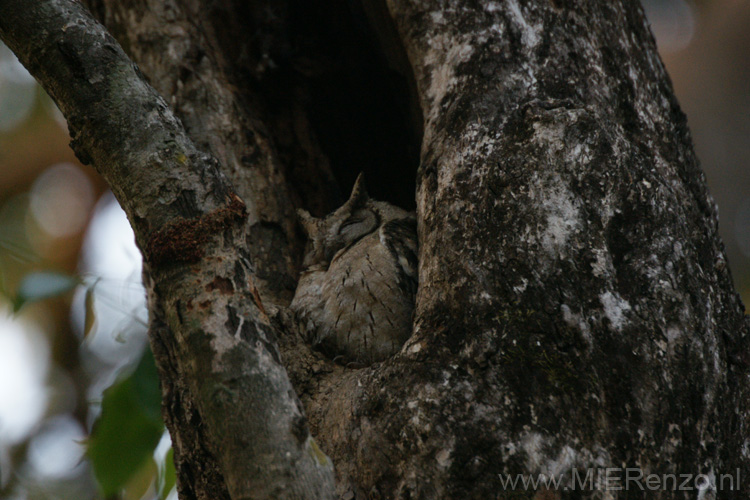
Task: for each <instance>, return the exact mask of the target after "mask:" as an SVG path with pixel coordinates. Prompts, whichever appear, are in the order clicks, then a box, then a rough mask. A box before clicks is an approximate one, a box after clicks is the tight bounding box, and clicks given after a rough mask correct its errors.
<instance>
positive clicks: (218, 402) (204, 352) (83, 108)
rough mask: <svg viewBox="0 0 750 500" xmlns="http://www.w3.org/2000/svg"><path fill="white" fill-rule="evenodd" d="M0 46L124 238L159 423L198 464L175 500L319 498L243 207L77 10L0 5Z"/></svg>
mask: <svg viewBox="0 0 750 500" xmlns="http://www.w3.org/2000/svg"><path fill="white" fill-rule="evenodd" d="M0 37H1V38H2V39H3V41H4V42H5V43H6V44H7V45H8V46H9V47H10V48H11V49H12V50H13V51H14V52H15V53H16V54H17V55H18V57H19V59H20V60H21V62H22V63H23V64H24V65H25V66H26V67H27V68H28V69H29V71H30V72H31V73H32V74H33V75H34V76H35V77H36V78H37V79H38V80H39V82H40V83H41V84H42V86H43V87H44V88H45V90H46V91H47V92H48V93H49V94H50V95H51V96H52V97H53V99H54V100H55V101H56V102H57V104H58V106H59V107H60V109H61V110H62V112H63V114H64V115H65V117H66V118H67V120H68V124H69V129H70V134H71V137H72V138H73V140H72V142H71V146H72V147H73V149H74V151H75V152H76V155H77V156H78V157H79V158H80V159H81V161H82V162H84V163H92V164H93V165H94V166H95V167H96V169H97V170H98V171H99V172H100V173H101V174H102V176H103V177H104V178H105V179H106V180H107V182H108V183H109V185H110V186H111V188H112V190H113V192H114V193H115V195H116V197H117V199H118V200H119V201H120V204H121V205H122V206H123V208H124V209H125V211H126V213H127V215H128V218H129V220H130V222H131V224H132V225H133V228H134V230H135V233H136V241H137V243H138V245H139V247H140V248H141V250H142V251H143V253H144V261H145V269H146V281H147V286H148V288H149V302H150V312H151V316H152V317H151V331H150V336H151V341H152V345H153V347H154V351H155V353H156V354H157V363H158V364H159V365H160V366H159V368H160V372H161V375H162V385H163V392H164V396H165V413H166V417H167V423H168V425H169V426H170V432H171V433H172V437H173V440H174V441H175V448H176V450H181V451H178V453H180V452H181V453H190V452H192V448H196V449H200V450H202V451H200V453H203V455H202V457H201V458H202V459H203V460H204V463H203V464H202V465H203V467H202V468H201V467H194V468H193V469H188V468H187V467H183V468H180V489H181V494H182V495H184V496H185V497H204V498H206V497H211V498H218V497H226V496H227V494H229V495H231V497H232V498H251V497H252V498H329V497H331V495H332V493H331V492H332V490H333V473H332V468H331V465H330V461H329V460H328V458H327V457H326V456H325V455H324V454H322V452H320V450H319V449H318V448H317V445H316V444H315V442H314V441H313V439H312V438H311V436H310V434H309V432H308V428H307V423H306V420H305V417H304V415H303V413H302V410H301V409H300V405H299V402H298V400H297V397H296V395H295V394H294V391H293V390H292V387H291V385H290V383H289V379H288V377H287V374H286V371H285V370H284V368H283V367H282V366H281V364H280V362H279V355H278V348H277V346H276V339H275V333H274V330H273V328H272V327H271V326H270V325H269V323H268V318H267V317H266V316H265V313H264V312H263V308H262V305H261V304H260V302H259V300H257V299H256V298H255V297H257V292H255V288H254V286H253V284H252V283H253V280H252V272H251V269H252V264H251V263H250V262H248V259H247V258H246V257H243V252H242V250H241V249H242V248H243V247H244V242H245V241H246V229H245V224H244V221H245V217H246V210H245V205H244V203H243V202H242V201H241V200H240V198H239V197H238V196H237V195H236V194H234V191H233V188H232V186H231V185H230V184H229V182H228V181H227V180H226V179H225V178H224V177H223V176H222V175H221V174H220V173H219V170H218V168H217V162H216V160H214V159H213V158H212V157H211V156H209V155H207V154H204V153H202V152H201V151H199V150H197V149H196V147H195V146H194V144H193V143H192V142H191V141H190V140H189V139H188V137H187V135H186V134H185V131H184V130H183V127H182V125H181V123H180V122H179V120H178V119H176V118H175V116H174V115H173V114H172V112H171V111H170V109H169V108H168V107H167V105H166V103H165V102H164V100H163V99H162V98H161V97H160V96H159V95H158V94H157V93H156V92H155V91H154V89H153V88H151V87H150V86H149V85H148V84H147V83H146V82H145V80H144V78H143V76H142V75H141V74H140V72H139V70H138V68H137V67H136V66H135V65H134V64H133V63H132V62H131V61H130V60H129V59H128V58H127V56H126V55H125V53H124V52H123V51H122V49H121V48H120V46H119V45H118V44H117V42H116V41H115V40H114V39H113V38H112V37H111V36H110V35H109V34H108V33H107V32H106V31H105V29H104V28H103V27H102V26H101V25H100V24H98V23H97V22H96V21H95V20H94V19H92V18H91V16H90V15H89V13H88V12H87V11H86V10H85V9H84V8H83V7H82V6H81V4H80V3H79V2H76V1H72V0H33V1H27V2H14V1H11V0H3V1H0ZM245 255H246V254H245ZM254 292H255V293H254ZM183 420H185V421H188V420H189V421H190V422H191V423H192V424H193V425H194V427H195V428H196V429H197V431H196V432H197V433H198V434H200V435H201V436H202V437H204V438H205V442H200V443H196V442H190V441H189V440H188V435H187V434H185V432H184V429H182V428H180V426H178V425H175V422H179V421H183ZM196 453H197V452H196ZM177 461H178V462H180V459H179V458H178V459H177ZM212 461H214V463H211V462H212ZM178 467H179V463H178ZM207 478H208V479H207ZM217 479H223V482H220V481H217ZM217 483H218V484H217Z"/></svg>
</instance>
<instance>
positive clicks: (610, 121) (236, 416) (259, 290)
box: [0, 0, 750, 499]
mask: <svg viewBox="0 0 750 500" xmlns="http://www.w3.org/2000/svg"><path fill="white" fill-rule="evenodd" d="M12 3H13V2H10V1H9V0H3V1H0V35H1V36H2V37H3V39H4V40H6V43H8V44H9V45H10V46H11V48H12V49H13V50H14V51H16V52H17V53H18V54H19V57H20V58H21V59H22V61H24V63H25V64H27V66H29V68H30V69H31V70H32V72H33V73H34V74H35V75H36V76H37V78H39V79H40V81H41V82H42V84H43V85H44V86H45V88H47V90H48V92H50V94H51V95H52V96H53V97H54V98H55V99H56V100H57V102H58V104H59V105H60V107H61V108H62V110H63V112H65V113H66V116H67V118H68V120H69V123H70V126H71V132H72V133H74V148H75V149H76V151H77V153H78V154H79V156H80V157H82V158H83V159H85V160H91V161H92V162H93V163H94V165H95V166H96V167H97V169H99V171H100V172H102V173H103V174H104V175H105V177H106V178H107V179H108V181H109V182H110V184H111V185H112V187H113V190H114V192H115V193H116V195H117V196H118V199H119V200H120V203H121V204H123V206H124V207H125V209H126V211H127V212H128V214H129V216H130V220H131V223H132V224H133V226H134V228H135V230H136V234H137V235H138V241H139V244H140V246H141V248H142V250H143V251H144V258H145V261H146V264H147V269H148V273H149V279H150V281H151V286H150V287H149V297H150V304H151V309H150V313H151V321H152V327H151V331H150V336H151V343H152V346H153V347H154V352H155V356H156V360H157V364H158V365H159V368H160V372H161V376H162V385H163V387H162V390H163V395H164V403H165V418H166V421H167V425H168V427H169V430H170V433H171V435H172V438H173V443H174V447H175V460H176V463H177V468H178V476H179V477H178V483H179V490H180V495H181V497H182V498H223V497H227V496H232V497H233V498H235V497H236V498H324V497H327V496H330V494H331V488H332V486H331V483H330V476H329V475H327V474H329V469H327V459H326V458H325V456H324V455H323V454H322V453H321V452H320V451H319V450H318V448H317V444H316V441H315V440H312V439H311V438H309V437H308V433H307V423H306V422H305V420H304V417H303V412H302V410H298V409H297V402H298V400H297V398H296V397H295V396H294V394H293V393H292V392H291V390H290V387H291V386H290V385H289V381H291V384H292V385H293V386H294V388H295V390H296V394H297V395H298V396H299V398H300V400H301V402H302V404H303V406H304V412H305V413H306V417H307V422H308V423H309V427H310V430H311V432H312V435H314V436H315V439H316V440H317V443H318V444H319V445H320V448H321V449H322V450H323V452H325V453H326V454H328V456H330V457H331V459H332V460H333V464H334V468H335V471H336V487H335V488H336V494H337V496H338V497H340V498H346V499H352V498H404V499H406V498H425V499H427V498H446V499H448V498H451V499H452V498H456V499H458V498H477V499H485V498H589V497H597V498H601V497H604V498H675V499H676V498H695V497H696V496H697V495H699V492H697V491H695V489H694V488H695V487H696V481H695V475H698V474H703V475H705V477H706V478H707V479H708V481H709V482H712V483H711V484H712V486H715V488H716V489H718V490H720V491H715V490H711V489H709V490H708V491H704V493H702V494H703V495H707V496H703V498H711V497H712V496H713V495H717V496H718V497H719V498H745V497H747V495H748V491H750V488H748V486H747V485H745V484H742V482H740V484H739V485H738V484H737V483H736V481H735V482H734V483H732V486H733V488H734V490H733V491H728V483H727V482H726V481H724V482H721V481H720V480H721V479H722V475H727V474H731V475H732V476H733V477H735V478H736V477H739V479H740V480H741V479H742V478H744V477H745V476H747V475H748V474H749V473H750V463H749V462H748V453H747V451H746V450H747V445H746V441H745V436H746V434H747V433H748V429H747V427H748V423H749V422H748V415H749V414H748V410H747V404H746V401H747V400H748V396H749V395H748V379H747V376H746V373H747V370H748V367H749V366H750V359H748V351H747V349H748V345H747V340H748V325H747V322H746V319H745V316H744V308H743V306H742V304H741V303H740V300H739V298H738V296H737V294H736V293H735V292H734V290H733V288H732V284H731V279H730V274H729V269H728V267H727V264H726V260H725V257H724V251H723V248H722V243H721V241H720V239H719V237H718V233H717V225H718V216H717V211H716V208H715V205H714V202H713V200H712V199H711V198H710V196H709V194H708V192H707V189H706V186H705V180H704V177H703V174H702V172H701V171H700V168H699V165H698V161H697V159H696V157H695V154H694V152H693V148H692V144H691V139H690V136H689V132H688V130H687V126H686V122H685V117H684V116H683V114H682V113H681V112H680V110H679V107H678V105H677V103H676V101H675V98H674V95H673V93H672V89H671V84H670V82H669V80H668V77H667V75H666V73H665V71H664V67H663V65H662V63H661V61H660V60H659V58H658V55H657V52H656V47H655V44H654V41H653V38H652V36H651V34H650V33H649V30H648V27H647V25H646V22H645V20H644V16H643V12H642V10H641V8H640V4H639V3H638V2H636V1H627V0H620V1H612V2H576V1H561V0H553V1H541V0H537V1H531V0H529V1H526V2H522V1H518V0H507V1H505V2H479V3H476V2H475V3H472V2H458V1H443V2H437V1H420V2H408V1H404V0H388V1H387V2H385V3H382V2H377V1H375V0H365V1H364V2H363V3H357V2H352V1H345V0H331V1H330V2H323V3H318V2H295V1H291V0H276V1H273V0H258V1H255V2H243V1H240V0H218V1H215V2H201V1H200V0H165V1H161V0H144V1H142V2H137V3H130V2H119V1H116V0H88V1H87V4H88V7H89V8H90V9H91V11H92V12H93V13H94V14H95V15H96V16H97V17H98V18H99V19H100V20H101V21H102V22H103V23H104V24H105V25H106V26H107V28H108V29H109V30H110V32H111V33H112V34H113V35H114V36H115V37H116V38H117V39H118V41H119V42H120V44H121V45H122V46H123V47H124V49H125V50H126V52H127V53H128V54H129V55H130V56H131V57H132V58H133V59H134V60H135V61H136V62H137V63H138V64H139V66H140V67H141V68H142V69H143V72H144V73H145V74H147V75H148V78H149V81H150V83H151V84H152V85H153V86H154V87H155V88H156V89H157V90H158V92H160V93H161V94H162V95H163V96H165V97H166V98H167V100H168V101H169V104H170V106H171V107H172V109H173V110H174V112H175V113H176V115H177V116H178V117H179V119H180V120H181V122H182V125H183V126H184V132H183V129H182V127H181V126H180V124H179V123H177V122H175V121H174V120H173V117H172V115H171V113H170V112H169V110H168V109H166V108H165V107H163V106H162V107H159V106H157V105H155V104H154V103H158V102H159V101H158V99H157V98H156V97H155V95H154V94H151V93H148V92H146V93H145V94H141V93H140V92H141V91H144V92H145V90H144V86H143V82H142V81H140V80H139V79H138V78H137V73H136V72H132V74H131V73H130V72H128V74H127V75H126V76H123V75H122V74H121V73H119V72H117V73H116V74H115V76H116V77H115V78H113V72H111V71H106V70H101V71H99V72H97V64H96V63H97V62H101V58H104V60H107V59H106V57H108V56H107V54H109V53H110V52H117V51H116V50H115V49H114V48H113V47H116V45H114V42H113V41H111V40H109V39H107V40H108V41H107V42H106V43H104V48H101V46H100V50H98V51H97V50H95V48H91V50H88V51H86V52H85V53H80V52H78V50H79V48H77V47H78V46H76V45H75V40H70V38H71V35H70V33H71V32H77V31H78V30H79V29H80V30H82V31H85V32H88V30H94V29H95V27H92V26H90V25H88V24H86V25H85V26H83V24H82V23H81V22H80V21H78V22H77V23H76V22H73V21H76V20H79V19H83V18H84V17H85V13H83V12H79V11H78V7H77V6H76V4H70V5H71V6H69V7H65V8H64V9H63V10H61V11H60V14H59V16H60V18H61V19H65V17H66V16H67V17H68V20H69V23H62V24H60V25H56V28H55V29H56V30H57V31H54V30H52V29H49V28H46V29H48V32H45V33H47V35H46V36H45V37H41V36H38V35H39V34H40V33H41V31H39V30H41V29H42V27H40V25H39V23H40V22H42V21H43V20H44V19H46V15H45V16H42V15H39V16H38V17H39V18H40V19H41V20H42V21H40V19H34V18H33V17H34V16H33V15H29V12H32V9H31V8H30V7H21V6H20V5H11V4H12ZM37 3H41V4H43V5H46V6H49V5H57V4H61V5H67V2H63V1H62V0H60V1H56V2H53V1H49V0H48V1H45V2H37ZM44 12H47V11H44ZM30 17H31V19H29V18H30ZM63 25H64V26H65V28H64V29H63V28H61V27H60V26H63ZM73 27H74V28H75V29H73ZM50 33H52V34H50ZM59 33H67V35H65V34H61V35H59V36H62V37H63V42H59V41H58V40H57V39H55V38H54V36H53V35H55V34H59ZM55 36H56V35H55ZM98 36H103V35H98ZM89 43H90V44H91V43H92V42H90V41H89ZM55 44H56V45H55ZM69 46H70V47H72V48H71V49H68V48H67V47H69ZM86 46H87V45H86V44H83V45H82V47H83V48H85V47H86ZM55 47H57V48H55ZM92 47H93V45H92ZM39 50H42V51H43V54H44V55H43V56H38V55H36V54H37V52H34V51H39ZM81 50H82V49H81ZM71 54H72V55H71ZM118 54H119V53H118ZM109 57H114V56H109ZM118 57H119V56H118ZM118 61H119V59H118ZM118 64H119V65H118V66H116V68H118V71H123V72H125V69H122V68H124V66H123V65H122V62H121V61H120V62H119V63H118ZM60 68H62V69H60ZM65 68H68V69H65ZM81 68H82V69H81ZM92 75H93V76H96V77H97V78H101V79H102V80H103V81H106V82H112V81H113V80H114V82H116V83H117V85H114V86H113V85H111V84H108V87H107V88H108V89H110V90H111V89H112V88H116V89H117V90H118V91H123V92H125V93H126V94H127V95H126V97H127V99H125V100H122V101H121V100H117V99H115V98H111V93H110V94H107V93H105V96H109V97H108V98H110V100H105V101H103V105H102V104H98V106H97V105H94V106H92V105H91V104H90V103H89V104H88V105H87V103H88V102H90V99H88V98H87V95H84V90H87V89H88V87H87V86H91V87H94V90H96V88H98V87H97V85H96V82H98V80H96V79H94V80H92ZM87 82H89V83H87ZM77 85H78V86H83V87H80V88H79V87H77ZM130 88H133V89H135V90H133V91H132V92H129V89H130ZM81 89H83V90H81ZM136 91H137V92H136ZM79 92H80V93H81V95H80V96H77V93H79ZM115 97H117V96H115ZM94 102H97V103H98V102H100V101H94ZM85 106H88V108H87V107H85ZM134 110H136V111H137V112H138V113H140V115H138V116H134ZM143 110H145V111H143ZM138 113H135V114H138ZM139 118H143V119H144V120H145V121H144V122H140V121H139ZM145 127H149V128H148V130H150V131H152V133H149V134H143V133H142V131H143V130H146V128H145ZM81 131H83V132H81ZM108 131H109V132H112V131H114V132H118V133H119V134H121V135H122V136H125V139H121V138H119V136H118V137H117V138H114V139H111V140H109V142H108V139H107V137H108V136H107V135H106V133H107V132H108ZM153 131H159V135H158V136H155V135H154V133H153ZM75 134H78V135H75ZM115 135H116V136H117V134H115ZM102 137H104V138H102ZM188 137H189V138H190V139H188ZM191 141H192V142H191ZM193 144H195V147H194V146H193ZM105 146H106V147H105ZM420 147H421V153H419V151H420ZM196 148H197V149H196ZM198 151H204V152H207V153H210V156H209V155H204V154H201V153H199V152H198ZM131 155H133V156H131ZM183 155H184V156H183ZM213 158H216V159H217V160H218V163H214V161H213ZM418 163H419V168H418V169H417V164H418ZM217 165H218V170H216V168H217V167H216V166H217ZM362 170H363V171H365V172H366V173H369V175H368V178H369V180H370V185H371V191H373V192H372V193H371V194H372V195H373V197H375V198H379V199H385V200H387V201H391V202H394V203H396V204H399V205H401V206H403V207H405V208H412V207H413V205H414V203H415V200H414V196H413V194H412V193H413V192H414V190H415V189H416V209H417V218H418V227H419V242H420V269H419V280H420V285H419V291H418V296H417V303H416V312H415V319H414V333H413V335H412V337H411V338H410V339H409V340H408V341H407V343H406V345H405V346H404V348H403V349H402V351H401V352H400V353H399V354H398V355H396V356H395V357H394V358H393V359H391V360H388V361H386V362H383V363H380V364H376V365H373V366H371V367H368V368H363V369H352V368H345V367H342V366H339V365H336V364H334V363H332V362H331V361H330V360H327V359H326V358H324V357H323V356H322V355H320V354H318V353H316V352H313V351H311V350H310V349H309V348H308V346H306V345H305V344H304V343H303V342H301V341H300V340H299V337H298V335H296V332H295V331H294V328H293V326H292V325H293V322H292V321H289V320H288V316H289V315H288V312H287V310H286V307H287V306H288V302H289V300H290V298H291V295H292V294H293V291H294V287H295V281H296V274H297V272H298V267H299V259H300V255H301V251H302V247H303V244H304V239H303V237H302V235H301V233H300V231H299V230H298V229H297V226H296V224H295V218H294V208H296V207H304V208H307V209H309V210H311V211H312V212H313V214H314V215H318V216H320V215H323V214H325V213H327V212H328V211H330V210H331V209H332V208H334V207H335V206H337V204H338V203H339V202H340V201H341V196H340V192H341V191H342V190H343V191H344V192H346V191H347V190H346V187H347V186H348V185H350V184H351V182H352V181H353V180H354V178H355V177H356V175H357V173H358V172H359V171H362ZM141 176H142V177H141ZM225 178H226V179H228V181H226V180H225ZM415 179H416V180H415ZM335 180H338V182H340V186H341V188H343V189H342V190H340V189H339V185H337V184H336V183H335ZM232 193H237V195H239V197H241V198H242V200H244V202H245V205H246V217H245V212H244V210H245V209H244V208H243V206H242V204H241V202H239V201H238V200H237V199H236V198H235V197H234V196H233V194H232ZM198 236H202V237H203V236H205V237H203V239H200V238H198V241H197V242H195V241H192V240H191V241H192V243H186V240H187V239H189V238H188V237H192V238H196V237H198ZM204 240H206V241H204ZM175 261H177V262H176V263H175ZM269 317H270V320H269ZM271 325H273V327H272V326H271ZM276 342H278V347H279V348H280V350H281V360H282V362H283V364H284V365H285V368H286V371H284V369H282V368H281V366H280V365H279V363H278V359H279V357H278V355H277V351H276V345H275V343H276ZM287 374H288V378H287ZM285 453H289V454H290V455H285ZM607 468H610V469H611V470H613V471H614V472H612V475H610V476H607V477H608V478H610V479H611V478H612V477H620V478H621V481H619V483H618V482H617V481H616V480H615V481H614V483H615V484H614V486H615V487H616V486H620V487H623V488H625V487H626V486H627V487H628V489H626V490H613V489H608V490H606V491H603V490H602V488H604V489H606V487H607V485H606V484H605V485H602V484H601V483H596V482H594V483H592V484H590V485H583V490H582V489H581V486H580V483H578V484H576V482H575V480H576V479H583V478H584V477H586V475H587V473H589V472H590V471H589V469H591V470H592V471H593V474H594V478H595V479H596V478H601V476H600V475H599V474H600V472H601V471H605V470H606V469H607ZM628 468H630V469H632V471H631V473H630V474H629V476H628V477H630V478H633V477H636V476H637V475H638V473H640V474H641V475H642V479H641V482H640V485H641V486H640V487H639V486H638V485H637V484H636V483H635V482H631V483H628V484H626V483H625V481H624V479H625V476H626V469H628ZM636 468H637V469H638V470H637V471H636ZM618 471H619V472H618ZM516 473H519V474H520V473H524V474H539V473H542V474H546V475H549V476H555V477H557V476H560V477H562V478H563V481H564V483H563V485H565V486H569V487H570V486H572V487H573V488H575V490H566V491H564V490H562V489H560V490H555V491H551V490H550V491H547V490H545V489H544V488H537V490H538V491H536V492H534V491H533V490H529V491H511V490H510V489H505V487H504V486H503V482H502V479H503V477H505V475H513V474H516ZM576 474H577V476H576ZM649 474H656V475H658V477H663V475H665V474H675V475H676V477H677V479H678V483H677V484H678V486H679V484H680V482H681V480H682V476H680V475H682V474H692V475H693V480H692V481H691V482H690V483H689V486H690V487H691V488H693V489H690V490H680V489H677V488H672V487H671V486H672V483H669V482H668V483H667V484H666V487H661V488H657V489H655V490H652V491H649V489H648V487H647V483H646V482H645V476H648V475H649ZM701 477H703V476H701ZM702 484H703V483H702V482H701V481H698V485H702ZM662 485H664V483H662ZM577 486H578V487H577ZM609 486H610V487H611V486H613V485H612V484H609ZM644 488H645V490H644ZM535 495H536V496H535Z"/></svg>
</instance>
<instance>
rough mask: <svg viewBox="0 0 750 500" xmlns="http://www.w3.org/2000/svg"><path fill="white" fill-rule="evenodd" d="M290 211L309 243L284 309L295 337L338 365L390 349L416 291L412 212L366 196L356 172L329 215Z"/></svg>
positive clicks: (408, 318) (399, 340)
mask: <svg viewBox="0 0 750 500" xmlns="http://www.w3.org/2000/svg"><path fill="white" fill-rule="evenodd" d="M298 214H299V218H300V222H301V224H302V226H303V228H304V229H305V232H306V233H307V236H308V239H309V241H308V247H307V253H306V254H305V257H304V261H303V264H302V267H303V270H302V273H301V274H300V279H299V283H298V285H297V290H296V292H295V294H294V299H293V300H292V304H291V309H292V311H293V312H294V314H295V315H296V317H297V320H298V322H299V324H300V326H301V330H302V334H303V336H305V337H306V339H307V340H308V342H310V343H311V344H312V345H313V347H315V348H316V349H318V350H320V351H322V352H323V353H324V354H326V355H327V356H329V357H331V358H333V359H336V360H338V361H343V362H344V363H346V364H355V365H369V364H371V363H374V362H377V361H382V360H384V359H386V358H388V357H390V356H392V355H393V354H395V353H396V352H398V350H399V349H400V348H401V346H402V345H403V343H404V342H405V341H406V339H407V338H408V337H409V336H410V334H411V328H412V315H413V312H414V298H415V295H416V292H417V223H416V219H415V216H414V214H413V213H409V212H406V211H405V210H402V209H400V208H398V207H396V206H394V205H391V204H390V203H386V202H382V201H375V200H371V199H370V197H369V196H368V195H367V191H366V189H365V183H364V178H363V175H362V174H360V175H359V177H358V178H357V181H356V182H355V184H354V188H353V189H352V194H351V196H350V197H349V200H348V201H347V202H346V203H344V205H343V206H341V207H340V208H339V209H337V210H336V211H334V212H333V213H331V214H329V215H327V216H326V217H324V218H322V219H317V218H315V217H312V216H311V215H310V214H309V213H308V212H307V211H305V210H301V209H300V210H298Z"/></svg>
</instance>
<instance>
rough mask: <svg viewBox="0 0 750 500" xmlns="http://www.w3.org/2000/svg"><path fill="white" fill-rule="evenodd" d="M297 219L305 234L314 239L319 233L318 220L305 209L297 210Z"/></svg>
mask: <svg viewBox="0 0 750 500" xmlns="http://www.w3.org/2000/svg"><path fill="white" fill-rule="evenodd" d="M297 217H299V222H300V224H302V228H303V229H304V230H305V234H307V236H308V237H310V238H312V237H313V236H314V235H315V234H317V232H318V219H316V218H315V217H313V216H312V215H310V212H308V211H307V210H305V209H304V208H298V209H297Z"/></svg>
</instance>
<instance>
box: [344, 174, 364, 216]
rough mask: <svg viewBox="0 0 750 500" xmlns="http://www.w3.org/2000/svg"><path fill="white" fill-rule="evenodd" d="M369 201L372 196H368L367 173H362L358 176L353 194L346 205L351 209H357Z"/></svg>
mask: <svg viewBox="0 0 750 500" xmlns="http://www.w3.org/2000/svg"><path fill="white" fill-rule="evenodd" d="M369 199H370V196H369V195H368V194H367V185H366V184H365V173H364V172H360V173H359V175H358V176H357V180H356V181H354V187H353V188H352V194H351V195H350V196H349V200H348V201H347V202H346V203H345V204H344V205H345V206H347V207H349V208H357V207H361V206H362V205H364V204H365V203H366V202H367V200H369Z"/></svg>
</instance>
